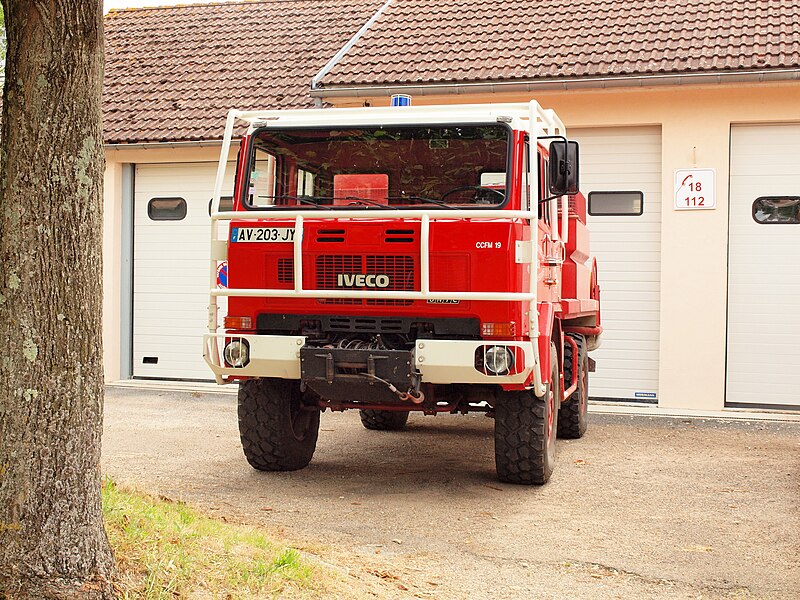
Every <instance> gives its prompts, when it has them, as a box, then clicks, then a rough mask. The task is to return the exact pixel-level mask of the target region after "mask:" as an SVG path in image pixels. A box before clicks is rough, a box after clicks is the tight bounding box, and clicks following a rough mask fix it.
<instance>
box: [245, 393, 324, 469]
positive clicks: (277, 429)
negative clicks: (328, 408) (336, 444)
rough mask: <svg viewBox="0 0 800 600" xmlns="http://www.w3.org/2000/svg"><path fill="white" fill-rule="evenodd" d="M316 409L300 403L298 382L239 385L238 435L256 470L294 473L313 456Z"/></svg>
mask: <svg viewBox="0 0 800 600" xmlns="http://www.w3.org/2000/svg"><path fill="white" fill-rule="evenodd" d="M318 435H319V409H317V408H316V407H314V406H308V405H306V404H304V403H303V393H302V392H301V391H300V382H299V381H293V380H290V379H275V378H262V379H249V380H247V381H243V382H242V383H240V384H239V436H240V438H241V440H242V450H244V455H245V458H247V462H249V463H250V465H251V466H252V467H253V468H255V469H258V470H259V471H296V470H297V469H302V468H303V467H305V466H306V465H307V464H308V463H309V462H311V457H312V456H314V450H315V449H316V447H317V436H318Z"/></svg>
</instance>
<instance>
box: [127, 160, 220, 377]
mask: <svg viewBox="0 0 800 600" xmlns="http://www.w3.org/2000/svg"><path fill="white" fill-rule="evenodd" d="M216 172H217V165H216V163H210V162H209V163H173V164H158V165H137V167H136V181H135V186H136V190H135V199H134V261H133V278H134V299H133V329H134V334H133V339H134V341H133V363H134V364H133V374H134V376H135V377H161V378H169V379H211V371H210V370H209V369H208V367H207V366H206V364H205V362H204V361H203V357H202V335H203V333H204V332H205V331H206V330H207V327H208V323H207V319H208V302H209V297H208V287H209V268H210V262H209V257H210V250H209V247H210V243H209V240H210V226H211V219H210V218H209V215H208V204H209V201H210V199H211V196H212V190H213V187H214V180H215V178H216ZM233 172H234V168H233V165H232V164H231V165H229V166H228V170H227V173H226V176H225V183H224V186H223V195H230V194H232V190H233ZM153 198H183V199H184V200H185V201H186V218H184V219H182V220H180V221H154V220H152V219H151V218H150V216H149V215H148V210H147V208H148V203H149V202H150V200H152V199H153ZM220 304H221V305H223V306H224V305H225V304H226V300H225V299H221V300H220ZM223 313H224V311H220V314H223ZM155 360H157V363H156V364H151V363H152V362H153V361H155Z"/></svg>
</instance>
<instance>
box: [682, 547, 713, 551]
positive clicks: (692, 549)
mask: <svg viewBox="0 0 800 600" xmlns="http://www.w3.org/2000/svg"><path fill="white" fill-rule="evenodd" d="M681 550H683V551H684V552H713V551H714V548H712V547H711V546H688V547H686V548H681Z"/></svg>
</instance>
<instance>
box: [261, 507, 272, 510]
mask: <svg viewBox="0 0 800 600" xmlns="http://www.w3.org/2000/svg"><path fill="white" fill-rule="evenodd" d="M261 510H272V507H271V506H265V507H263V508H262V509H261Z"/></svg>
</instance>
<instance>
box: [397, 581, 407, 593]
mask: <svg viewBox="0 0 800 600" xmlns="http://www.w3.org/2000/svg"><path fill="white" fill-rule="evenodd" d="M397 587H398V588H400V589H401V590H403V591H406V592H407V591H408V588H407V587H406V586H404V585H403V584H402V583H398V584H397Z"/></svg>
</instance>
